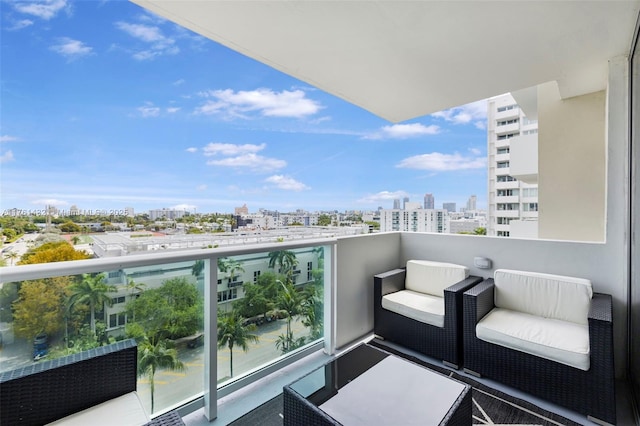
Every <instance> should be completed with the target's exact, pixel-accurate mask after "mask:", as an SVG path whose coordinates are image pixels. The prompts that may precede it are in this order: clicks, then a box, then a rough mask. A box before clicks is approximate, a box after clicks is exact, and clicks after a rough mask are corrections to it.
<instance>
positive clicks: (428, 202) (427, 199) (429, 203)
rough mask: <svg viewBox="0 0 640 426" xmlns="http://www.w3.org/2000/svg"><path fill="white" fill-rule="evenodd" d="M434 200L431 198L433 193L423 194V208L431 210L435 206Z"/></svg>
mask: <svg viewBox="0 0 640 426" xmlns="http://www.w3.org/2000/svg"><path fill="white" fill-rule="evenodd" d="M435 203H436V200H435V199H434V198H433V194H424V208H425V209H429V210H433V209H435V208H436V204H435Z"/></svg>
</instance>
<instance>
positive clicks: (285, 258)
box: [269, 250, 298, 278]
mask: <svg viewBox="0 0 640 426" xmlns="http://www.w3.org/2000/svg"><path fill="white" fill-rule="evenodd" d="M297 265H298V259H297V258H296V254H295V253H294V252H292V251H291V250H278V251H272V252H270V253H269V268H271V269H275V268H276V266H277V267H278V271H279V272H280V273H281V274H284V275H286V276H287V277H288V278H291V276H292V275H293V270H294V269H295V267H296V266H297Z"/></svg>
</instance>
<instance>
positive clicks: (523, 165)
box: [510, 134, 538, 185]
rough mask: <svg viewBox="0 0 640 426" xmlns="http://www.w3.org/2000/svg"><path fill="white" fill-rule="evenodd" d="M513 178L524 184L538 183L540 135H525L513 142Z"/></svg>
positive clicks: (514, 139)
mask: <svg viewBox="0 0 640 426" xmlns="http://www.w3.org/2000/svg"><path fill="white" fill-rule="evenodd" d="M510 150H511V152H510V154H511V160H510V161H511V163H510V169H511V176H513V177H514V178H516V179H518V180H521V181H522V182H525V183H528V184H532V185H535V184H537V183H538V135H537V134H533V135H524V136H518V137H516V138H513V140H512V141H511V148H510Z"/></svg>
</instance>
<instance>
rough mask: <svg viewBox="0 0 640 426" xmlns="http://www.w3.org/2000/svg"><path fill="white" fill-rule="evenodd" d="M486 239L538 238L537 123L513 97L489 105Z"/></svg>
mask: <svg viewBox="0 0 640 426" xmlns="http://www.w3.org/2000/svg"><path fill="white" fill-rule="evenodd" d="M487 155H488V158H487V166H488V173H487V175H488V180H489V181H488V185H487V187H488V197H487V235H493V236H499V237H520V238H537V237H538V122H537V120H530V119H528V118H527V117H526V116H525V115H524V112H523V111H522V110H521V109H520V107H519V106H518V104H517V103H516V101H515V99H514V98H513V96H511V94H505V95H500V96H496V97H493V98H490V99H489V101H488V105H487Z"/></svg>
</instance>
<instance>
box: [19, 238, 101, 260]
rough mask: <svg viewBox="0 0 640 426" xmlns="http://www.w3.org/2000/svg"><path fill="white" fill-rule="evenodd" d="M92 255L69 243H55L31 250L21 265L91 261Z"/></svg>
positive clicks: (25, 255)
mask: <svg viewBox="0 0 640 426" xmlns="http://www.w3.org/2000/svg"><path fill="white" fill-rule="evenodd" d="M90 257H91V255H89V254H88V253H86V252H84V251H78V250H76V249H74V248H73V246H72V245H71V244H69V243H68V242H67V241H55V242H48V243H44V244H42V245H41V246H39V247H37V248H34V249H33V250H29V251H28V252H26V253H25V254H24V255H23V256H22V260H20V262H18V264H19V265H30V264H34V263H50V262H64V261H67V260H82V259H89V258H90Z"/></svg>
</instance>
